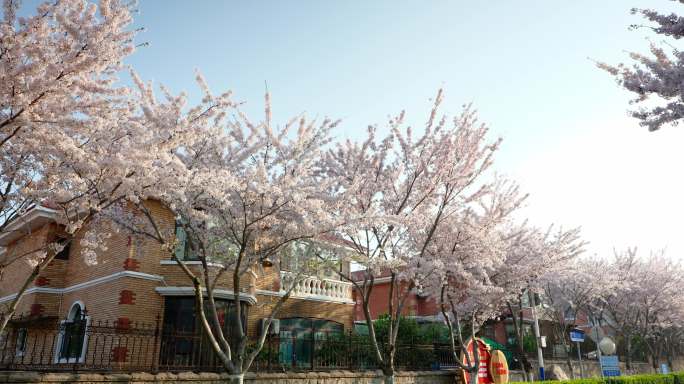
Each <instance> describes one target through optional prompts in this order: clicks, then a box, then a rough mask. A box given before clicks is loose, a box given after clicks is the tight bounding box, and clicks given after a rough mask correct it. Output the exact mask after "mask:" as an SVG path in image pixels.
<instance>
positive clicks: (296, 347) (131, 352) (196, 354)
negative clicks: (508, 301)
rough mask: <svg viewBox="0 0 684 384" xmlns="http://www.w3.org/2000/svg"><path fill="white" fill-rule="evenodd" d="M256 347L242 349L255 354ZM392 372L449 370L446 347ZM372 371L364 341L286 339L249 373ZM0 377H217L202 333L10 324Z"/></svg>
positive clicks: (273, 339) (414, 355)
mask: <svg viewBox="0 0 684 384" xmlns="http://www.w3.org/2000/svg"><path fill="white" fill-rule="evenodd" d="M254 345H255V342H252V343H251V344H249V345H248V348H254ZM395 361H396V366H397V368H398V369H404V370H435V369H444V368H453V367H454V366H455V362H454V358H453V354H452V352H451V349H450V346H449V345H448V344H445V343H440V342H434V343H429V342H425V341H422V342H416V343H411V344H401V345H398V346H397V351H396V358H395ZM377 367H378V364H377V359H376V357H375V352H374V349H373V347H372V345H371V343H370V342H369V340H368V338H367V336H364V335H357V334H353V333H332V332H331V333H321V332H317V333H312V332H301V333H299V334H298V333H297V332H286V333H281V334H280V335H271V336H269V337H268V338H267V339H266V342H265V344H264V347H263V349H262V350H261V352H260V353H259V354H258V357H257V359H256V360H255V361H254V364H253V365H252V370H256V371H279V372H284V371H325V370H331V369H349V370H363V369H375V368H377ZM0 369H3V370H32V371H60V370H77V371H87V370H91V371H113V372H125V371H150V372H158V371H187V370H192V371H220V370H222V366H221V364H220V361H219V359H218V358H217V357H216V355H215V353H214V351H213V349H212V348H211V346H210V344H209V342H208V338H207V337H206V335H204V334H202V333H195V332H175V331H168V330H167V331H165V330H163V329H162V328H161V326H160V324H159V322H157V323H155V324H128V323H123V324H122V323H116V322H114V323H112V322H103V321H91V319H90V318H87V317H86V318H83V319H79V320H72V321H55V320H50V321H41V322H30V323H21V322H17V323H13V324H11V326H9V327H8V328H7V329H6V331H5V332H4V334H3V335H1V336H0Z"/></svg>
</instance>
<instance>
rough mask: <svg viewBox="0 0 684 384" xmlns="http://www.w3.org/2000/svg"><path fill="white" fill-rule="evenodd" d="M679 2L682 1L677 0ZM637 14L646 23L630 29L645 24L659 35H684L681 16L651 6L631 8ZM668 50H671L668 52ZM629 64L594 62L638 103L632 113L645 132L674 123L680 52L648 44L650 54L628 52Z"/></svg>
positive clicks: (680, 101) (682, 62)
mask: <svg viewBox="0 0 684 384" xmlns="http://www.w3.org/2000/svg"><path fill="white" fill-rule="evenodd" d="M679 2H680V3H682V1H681V0H680V1H679ZM632 13H633V14H640V15H641V16H642V17H644V18H645V19H646V20H647V21H648V22H649V25H645V26H642V25H633V26H632V28H633V29H639V28H642V27H646V28H649V29H651V30H652V31H654V32H655V33H656V34H658V35H661V36H663V37H670V38H673V39H675V40H679V39H680V38H682V37H683V36H684V18H682V17H681V16H679V15H677V14H675V13H671V14H669V15H667V14H663V13H661V12H658V11H656V10H654V9H638V8H633V9H632ZM668 51H671V53H668ZM629 56H630V58H631V59H632V60H633V62H634V64H633V65H631V66H630V65H626V64H619V65H610V64H606V63H598V64H597V65H598V67H599V68H602V69H604V70H606V71H608V72H609V73H610V74H612V75H613V76H615V79H616V81H617V83H618V84H619V85H620V86H621V87H623V88H625V89H626V90H627V91H629V92H631V93H633V94H634V95H635V99H634V100H633V103H634V104H639V105H641V107H640V108H638V109H637V110H635V111H632V116H634V117H636V118H637V119H639V120H640V124H641V125H642V126H644V127H647V128H648V129H649V131H655V130H658V129H660V128H661V127H662V126H664V125H668V124H670V125H677V124H679V122H680V120H681V119H682V117H684V91H682V87H681V82H682V77H683V76H684V70H683V68H684V52H682V51H681V50H679V49H677V48H676V47H674V46H672V45H670V44H666V45H658V44H655V43H651V45H650V54H644V53H637V52H631V53H630V54H629Z"/></svg>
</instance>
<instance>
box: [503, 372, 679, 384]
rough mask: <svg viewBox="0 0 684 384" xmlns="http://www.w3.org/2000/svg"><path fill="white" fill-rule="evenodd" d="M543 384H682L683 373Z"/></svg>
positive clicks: (558, 381) (552, 381)
mask: <svg viewBox="0 0 684 384" xmlns="http://www.w3.org/2000/svg"><path fill="white" fill-rule="evenodd" d="M511 384H514V383H511ZM520 384H522V383H520ZM544 384H684V372H675V373H668V374H666V375H661V374H653V375H632V376H617V377H606V378H592V379H576V380H548V381H544Z"/></svg>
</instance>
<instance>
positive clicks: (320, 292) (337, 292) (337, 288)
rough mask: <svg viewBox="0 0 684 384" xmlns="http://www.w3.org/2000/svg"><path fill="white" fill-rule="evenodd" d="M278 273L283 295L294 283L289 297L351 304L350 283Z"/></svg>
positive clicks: (285, 272) (283, 272) (284, 272)
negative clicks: (296, 277)
mask: <svg viewBox="0 0 684 384" xmlns="http://www.w3.org/2000/svg"><path fill="white" fill-rule="evenodd" d="M295 276H296V275H295V274H294V273H292V272H287V271H280V282H281V284H280V292H281V293H285V292H286V291H287V290H288V289H289V288H290V287H291V286H292V284H293V283H294V284H295V286H294V288H293V289H292V293H291V294H290V297H293V298H301V299H307V300H316V301H327V302H335V303H347V304H352V303H354V300H353V299H352V283H348V282H345V281H340V280H333V279H322V278H319V277H316V276H300V277H299V278H298V279H297V281H294V280H295Z"/></svg>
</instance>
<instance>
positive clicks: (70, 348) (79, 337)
mask: <svg viewBox="0 0 684 384" xmlns="http://www.w3.org/2000/svg"><path fill="white" fill-rule="evenodd" d="M89 321H90V318H89V317H88V316H86V313H85V307H84V305H83V303H81V302H76V303H74V304H73V305H72V306H71V309H70V310H69V314H68V316H67V319H66V320H64V321H62V322H61V324H60V330H59V333H58V336H57V354H56V357H55V360H56V361H55V362H57V363H82V362H83V360H84V358H85V352H86V348H87V346H88V334H87V332H86V331H87V328H88V323H89Z"/></svg>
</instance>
